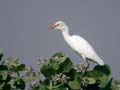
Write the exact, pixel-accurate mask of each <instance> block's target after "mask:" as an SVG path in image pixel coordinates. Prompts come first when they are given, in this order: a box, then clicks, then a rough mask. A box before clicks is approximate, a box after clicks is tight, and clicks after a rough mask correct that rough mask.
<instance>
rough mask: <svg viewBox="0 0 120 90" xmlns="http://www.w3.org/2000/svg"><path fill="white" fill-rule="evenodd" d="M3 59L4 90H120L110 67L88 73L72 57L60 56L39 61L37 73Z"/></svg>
mask: <svg viewBox="0 0 120 90" xmlns="http://www.w3.org/2000/svg"><path fill="white" fill-rule="evenodd" d="M2 57H3V53H2V52H0V90H25V89H27V90H120V81H119V80H113V78H112V77H111V70H110V66H109V65H104V66H99V65H96V66H95V67H94V68H93V69H91V70H87V71H86V70H85V68H84V65H83V64H81V63H79V64H77V65H74V64H73V62H72V61H71V60H70V58H69V57H67V56H66V55H64V54H62V53H56V54H54V55H53V56H52V57H51V58H50V59H46V58H43V59H40V60H39V66H40V71H39V72H38V73H37V72H35V71H34V70H33V68H32V67H27V66H26V65H25V64H22V63H20V60H19V59H16V58H13V57H9V58H8V59H7V60H2ZM42 75H43V76H42ZM26 87H27V88H26Z"/></svg>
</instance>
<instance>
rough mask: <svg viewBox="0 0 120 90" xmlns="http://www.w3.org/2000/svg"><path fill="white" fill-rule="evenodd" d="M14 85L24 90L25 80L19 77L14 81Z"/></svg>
mask: <svg viewBox="0 0 120 90" xmlns="http://www.w3.org/2000/svg"><path fill="white" fill-rule="evenodd" d="M14 86H16V87H17V88H19V89H21V90H23V89H25V82H24V81H23V80H22V79H20V78H18V79H16V81H15V82H14Z"/></svg>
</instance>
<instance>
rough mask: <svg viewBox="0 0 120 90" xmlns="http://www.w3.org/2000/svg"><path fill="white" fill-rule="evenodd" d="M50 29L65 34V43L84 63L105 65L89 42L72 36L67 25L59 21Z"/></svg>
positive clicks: (77, 36)
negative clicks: (88, 61) (87, 61)
mask: <svg viewBox="0 0 120 90" xmlns="http://www.w3.org/2000/svg"><path fill="white" fill-rule="evenodd" d="M50 29H56V30H60V31H61V32H62V34H63V37H64V39H65V41H66V42H67V43H68V45H69V46H70V47H71V48H72V49H73V50H74V51H75V52H76V53H77V54H79V55H80V56H81V57H82V58H83V60H84V61H86V60H90V61H93V62H96V63H98V64H99V65H104V62H103V60H102V59H101V58H100V57H99V56H98V55H97V53H96V52H95V50H94V49H93V48H92V46H91V45H90V44H89V43H88V41H87V40H85V39H84V38H82V37H81V36H79V35H70V34H69V29H68V27H67V25H66V24H65V23H64V22H62V21H58V22H56V23H54V24H52V25H51V26H50Z"/></svg>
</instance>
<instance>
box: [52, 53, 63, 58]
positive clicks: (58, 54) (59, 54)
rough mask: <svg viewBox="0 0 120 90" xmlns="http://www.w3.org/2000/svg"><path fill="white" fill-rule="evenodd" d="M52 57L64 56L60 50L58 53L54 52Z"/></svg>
mask: <svg viewBox="0 0 120 90" xmlns="http://www.w3.org/2000/svg"><path fill="white" fill-rule="evenodd" d="M52 57H58V58H61V57H64V55H63V54H62V53H61V52H58V53H55V54H54V55H53V56H52Z"/></svg>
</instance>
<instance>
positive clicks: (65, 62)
mask: <svg viewBox="0 0 120 90" xmlns="http://www.w3.org/2000/svg"><path fill="white" fill-rule="evenodd" d="M60 60H61V64H60V70H62V72H65V73H68V72H70V70H71V69H73V63H72V62H71V60H70V59H69V58H68V57H63V58H60Z"/></svg>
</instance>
